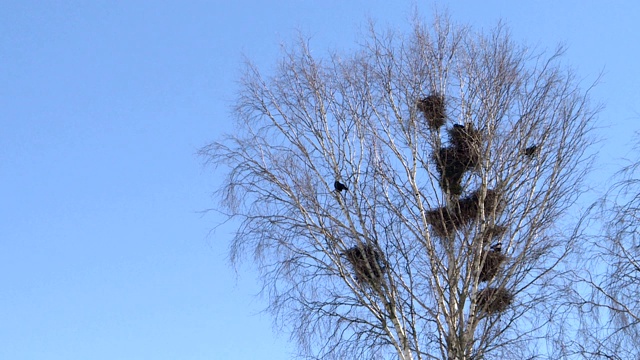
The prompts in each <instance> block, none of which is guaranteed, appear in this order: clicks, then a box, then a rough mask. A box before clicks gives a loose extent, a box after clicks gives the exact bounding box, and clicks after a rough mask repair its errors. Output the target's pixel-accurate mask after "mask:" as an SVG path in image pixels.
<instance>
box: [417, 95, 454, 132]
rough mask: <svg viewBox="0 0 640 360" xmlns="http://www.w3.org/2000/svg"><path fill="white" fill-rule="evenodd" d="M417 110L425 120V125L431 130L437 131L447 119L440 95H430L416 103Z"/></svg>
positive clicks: (443, 101)
mask: <svg viewBox="0 0 640 360" xmlns="http://www.w3.org/2000/svg"><path fill="white" fill-rule="evenodd" d="M416 106H417V108H418V110H420V111H421V112H422V113H423V114H424V117H425V118H426V119H427V125H428V126H429V128H431V129H438V128H439V127H441V126H442V125H444V122H445V119H446V118H447V115H446V112H445V100H444V96H442V95H440V94H431V95H429V96H427V97H425V98H422V99H420V100H418V101H417V102H416Z"/></svg>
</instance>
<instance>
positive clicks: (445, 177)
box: [433, 124, 484, 195]
mask: <svg viewBox="0 0 640 360" xmlns="http://www.w3.org/2000/svg"><path fill="white" fill-rule="evenodd" d="M483 139H484V136H483V135H482V133H481V132H480V131H478V130H475V129H474V127H473V125H471V124H468V125H467V126H464V125H458V124H456V125H454V126H453V128H451V129H449V142H450V144H451V145H450V146H449V147H443V148H440V149H439V150H438V151H437V152H435V153H434V154H433V159H434V162H435V164H436V170H437V171H438V174H439V175H440V187H441V188H442V190H444V191H445V192H448V193H450V194H453V195H460V194H462V185H461V182H462V178H463V176H464V173H465V172H467V171H469V170H473V169H477V168H478V166H480V161H481V154H482V142H483Z"/></svg>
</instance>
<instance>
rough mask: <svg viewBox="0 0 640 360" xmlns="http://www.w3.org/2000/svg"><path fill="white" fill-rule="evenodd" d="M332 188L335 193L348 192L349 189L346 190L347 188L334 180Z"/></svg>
mask: <svg viewBox="0 0 640 360" xmlns="http://www.w3.org/2000/svg"><path fill="white" fill-rule="evenodd" d="M333 187H334V188H335V189H336V191H337V192H341V191H342V190H346V191H349V189H348V188H347V186H346V185H345V184H343V183H341V182H340V181H338V180H336V181H335V182H334V183H333Z"/></svg>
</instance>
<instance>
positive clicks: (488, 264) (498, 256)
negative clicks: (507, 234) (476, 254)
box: [478, 251, 507, 282]
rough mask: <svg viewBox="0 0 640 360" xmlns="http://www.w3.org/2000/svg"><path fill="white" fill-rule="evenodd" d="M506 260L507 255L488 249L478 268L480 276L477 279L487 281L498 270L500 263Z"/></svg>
mask: <svg viewBox="0 0 640 360" xmlns="http://www.w3.org/2000/svg"><path fill="white" fill-rule="evenodd" d="M506 260H507V257H506V256H505V255H504V254H502V253H501V252H498V251H488V252H487V255H486V257H485V258H484V263H483V264H482V269H481V270H480V276H479V277H478V281H480V282H483V281H489V280H491V279H493V278H494V277H495V276H496V275H497V274H498V271H500V267H501V266H502V263H504V262H505V261H506Z"/></svg>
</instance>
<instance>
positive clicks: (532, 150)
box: [524, 145, 538, 156]
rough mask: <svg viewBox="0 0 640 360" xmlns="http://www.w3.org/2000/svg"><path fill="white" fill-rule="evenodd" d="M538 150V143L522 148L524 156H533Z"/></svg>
mask: <svg viewBox="0 0 640 360" xmlns="http://www.w3.org/2000/svg"><path fill="white" fill-rule="evenodd" d="M537 152H538V145H532V146H529V147H528V148H526V149H524V154H525V155H526V156H533V155H535V154H536V153H537Z"/></svg>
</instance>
